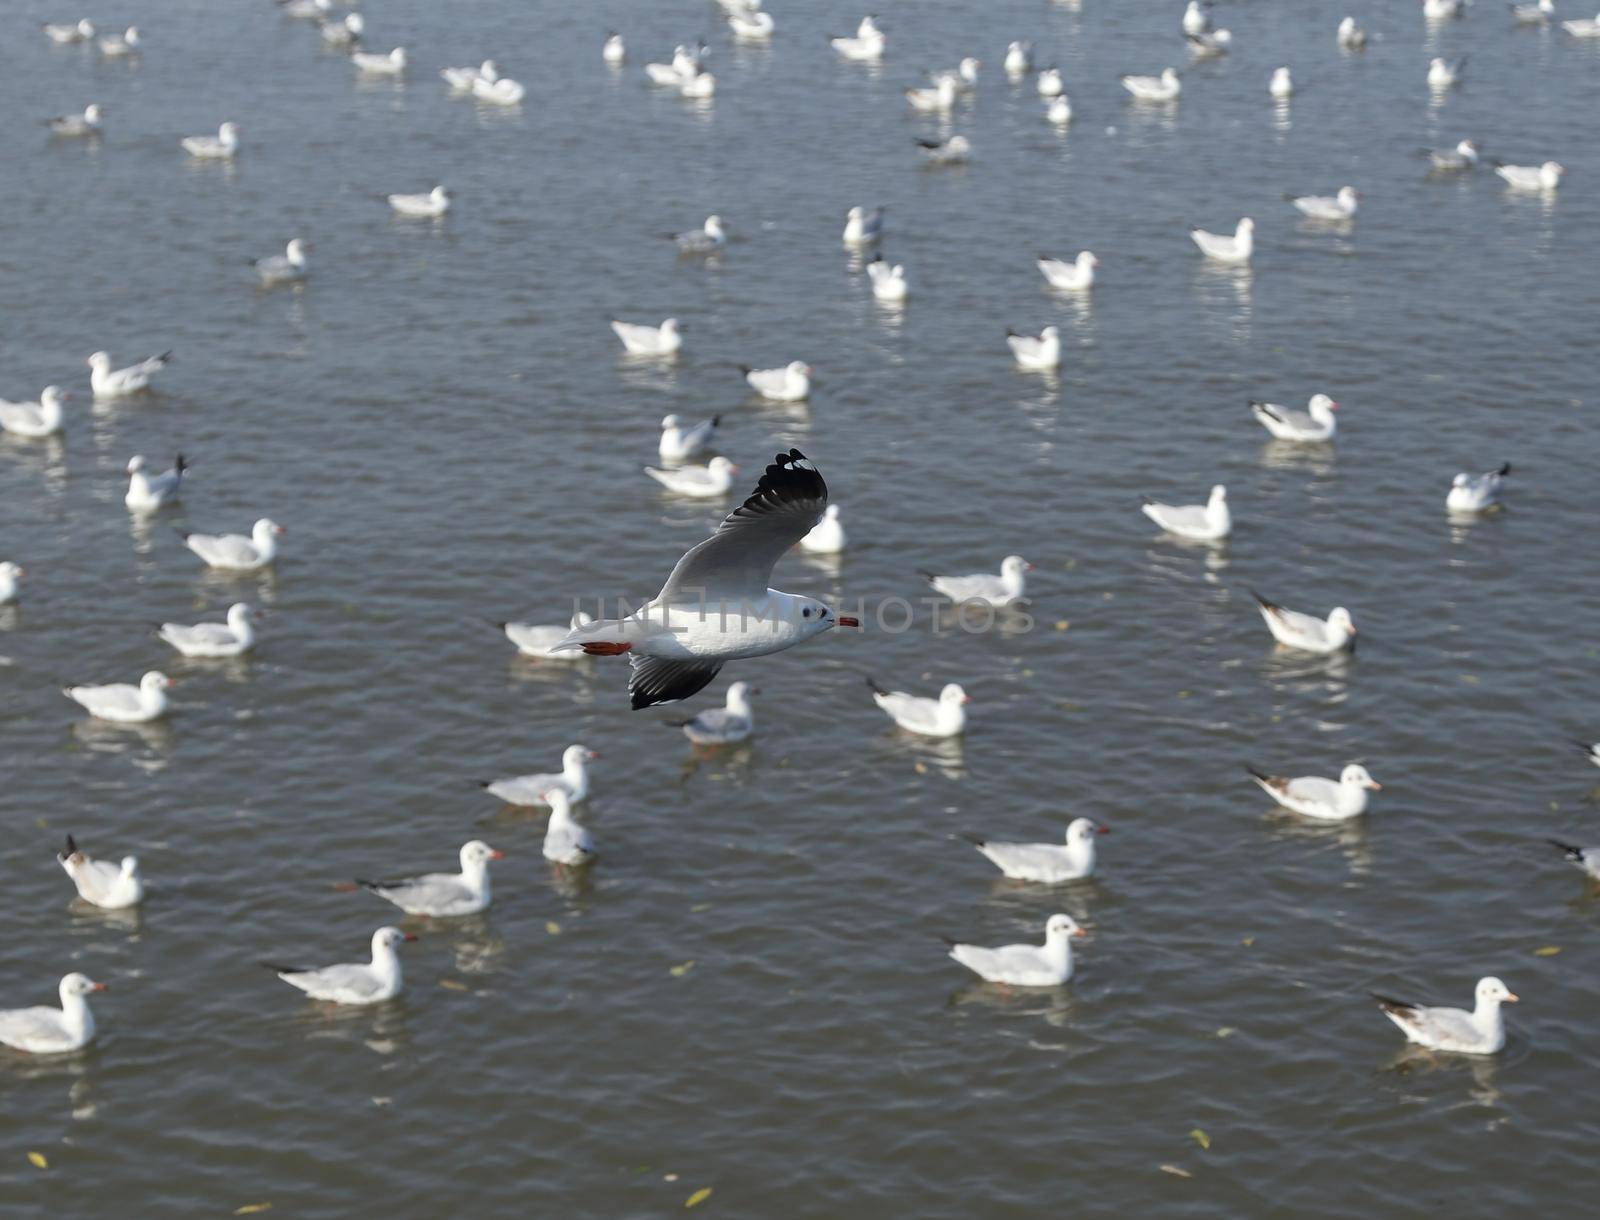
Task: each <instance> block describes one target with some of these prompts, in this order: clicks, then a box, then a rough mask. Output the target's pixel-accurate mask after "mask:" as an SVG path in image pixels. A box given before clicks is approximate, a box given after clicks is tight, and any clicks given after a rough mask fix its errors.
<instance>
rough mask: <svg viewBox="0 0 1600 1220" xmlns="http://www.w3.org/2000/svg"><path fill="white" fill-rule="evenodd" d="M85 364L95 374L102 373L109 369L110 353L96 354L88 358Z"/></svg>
mask: <svg viewBox="0 0 1600 1220" xmlns="http://www.w3.org/2000/svg"><path fill="white" fill-rule="evenodd" d="M85 363H87V364H88V366H89V367H90V368H92V369H93V370H94V371H95V372H97V373H99V372H103V371H104V370H106V369H108V368H110V367H111V353H110V352H96V353H95V354H94V355H92V356H90V357H89V359H88V360H87V361H86V362H85Z"/></svg>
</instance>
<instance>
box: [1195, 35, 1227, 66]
mask: <svg viewBox="0 0 1600 1220" xmlns="http://www.w3.org/2000/svg"><path fill="white" fill-rule="evenodd" d="M1232 45H1233V31H1231V30H1208V31H1206V32H1205V33H1203V34H1190V35H1189V50H1190V51H1191V52H1193V54H1194V57H1195V58H1196V59H1215V58H1216V57H1217V56H1219V55H1226V54H1227V53H1228V48H1229V47H1231V46H1232Z"/></svg>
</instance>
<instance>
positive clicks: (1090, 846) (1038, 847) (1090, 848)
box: [962, 818, 1111, 885]
mask: <svg viewBox="0 0 1600 1220" xmlns="http://www.w3.org/2000/svg"><path fill="white" fill-rule="evenodd" d="M1110 833H1111V828H1110V827H1108V826H1102V825H1100V824H1099V823H1098V822H1096V821H1094V820H1093V819H1091V818H1073V819H1072V821H1071V822H1069V823H1068V824H1067V841H1066V842H1065V843H1064V844H1062V843H997V842H995V841H994V840H993V839H984V838H980V837H978V836H977V835H963V836H962V837H963V838H965V839H966V840H967V841H968V842H969V843H971V844H972V845H973V846H974V847H976V848H977V849H978V850H979V851H980V852H982V853H983V854H984V855H985V856H987V857H988V858H989V859H990V860H991V861H992V862H993V863H994V866H995V867H996V868H998V869H999V870H1000V871H1001V872H1002V873H1004V874H1005V875H1006V876H1007V877H1010V878H1011V879H1012V880H1013V881H1039V882H1043V883H1044V884H1045V885H1058V884H1060V883H1061V882H1063V881H1081V880H1083V879H1084V878H1085V877H1090V876H1093V875H1094V865H1095V836H1096V835H1105V834H1110Z"/></svg>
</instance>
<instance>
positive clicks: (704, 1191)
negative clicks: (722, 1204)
mask: <svg viewBox="0 0 1600 1220" xmlns="http://www.w3.org/2000/svg"><path fill="white" fill-rule="evenodd" d="M710 1197H711V1187H709V1186H702V1187H701V1188H700V1189H699V1190H697V1191H695V1192H694V1194H692V1195H690V1196H689V1197H688V1198H687V1199H685V1200H684V1201H683V1206H684V1207H685V1209H687V1208H691V1207H699V1206H700V1205H701V1204H702V1203H704V1202H705V1201H706V1200H707V1199H709V1198H710Z"/></svg>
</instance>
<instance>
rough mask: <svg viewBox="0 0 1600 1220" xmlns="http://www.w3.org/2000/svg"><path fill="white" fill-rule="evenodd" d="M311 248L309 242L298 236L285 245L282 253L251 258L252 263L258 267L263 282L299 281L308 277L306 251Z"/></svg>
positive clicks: (285, 282)
mask: <svg viewBox="0 0 1600 1220" xmlns="http://www.w3.org/2000/svg"><path fill="white" fill-rule="evenodd" d="M309 248H310V243H309V242H306V241H304V240H303V239H301V238H298V237H296V238H294V239H293V240H292V241H290V242H289V244H288V245H287V246H285V247H284V249H283V253H282V254H274V255H271V256H270V257H268V258H256V259H251V260H250V265H251V266H252V267H254V268H255V269H256V274H257V275H259V276H260V277H261V282H262V283H263V284H292V283H297V282H299V281H300V280H303V279H305V278H306V271H307V270H308V265H307V263H306V251H307V250H308V249H309Z"/></svg>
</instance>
